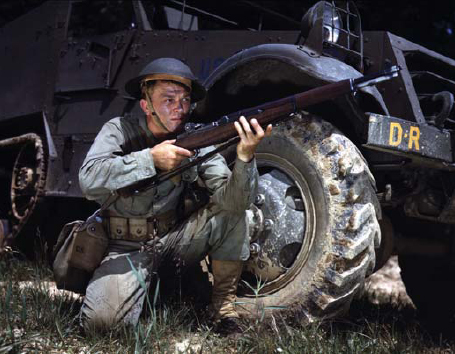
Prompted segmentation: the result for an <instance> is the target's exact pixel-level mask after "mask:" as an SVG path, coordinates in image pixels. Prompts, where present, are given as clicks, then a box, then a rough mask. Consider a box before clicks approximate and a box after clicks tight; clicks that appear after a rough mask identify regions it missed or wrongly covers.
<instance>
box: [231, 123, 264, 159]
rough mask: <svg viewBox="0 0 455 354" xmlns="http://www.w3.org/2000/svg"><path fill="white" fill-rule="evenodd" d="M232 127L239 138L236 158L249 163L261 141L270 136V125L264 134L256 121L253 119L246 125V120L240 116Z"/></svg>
mask: <svg viewBox="0 0 455 354" xmlns="http://www.w3.org/2000/svg"><path fill="white" fill-rule="evenodd" d="M234 126H235V129H236V130H237V133H238V134H239V136H240V142H239V143H238V145H237V157H238V158H239V159H240V160H242V161H244V162H250V161H251V160H252V159H253V157H254V152H255V151H256V148H257V146H258V144H259V143H260V142H261V140H262V139H263V138H264V137H267V136H270V134H272V125H271V124H269V125H268V126H267V128H266V130H265V132H264V129H262V127H261V126H260V125H259V123H258V121H257V120H256V119H254V118H253V119H251V120H250V123H248V122H247V120H246V118H245V117H244V116H241V117H240V119H239V121H238V122H235V123H234ZM251 128H253V130H252V129H251Z"/></svg>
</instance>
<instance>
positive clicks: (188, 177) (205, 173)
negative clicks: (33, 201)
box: [79, 116, 258, 217]
mask: <svg viewBox="0 0 455 354" xmlns="http://www.w3.org/2000/svg"><path fill="white" fill-rule="evenodd" d="M139 122H140V125H141V127H142V128H143V129H144V131H146V132H147V134H148V135H149V136H151V137H153V135H152V133H151V132H150V130H149V129H148V128H147V123H146V117H145V116H144V117H143V119H142V118H141V119H140V120H139ZM154 139H155V140H156V138H154ZM124 141H125V138H124V134H123V131H122V128H121V123H120V118H119V117H117V118H113V119H111V120H110V121H108V122H107V123H105V124H104V125H103V127H102V128H101V131H100V132H99V133H98V135H97V137H96V138H95V141H94V142H93V145H92V146H91V148H90V150H89V152H88V154H87V156H86V158H85V160H84V162H83V164H82V167H81V168H80V170H79V184H80V187H81V190H82V192H83V193H84V194H85V196H86V197H87V199H90V200H95V201H97V202H98V203H100V204H103V203H104V202H105V201H106V200H107V199H108V198H109V196H110V195H112V193H113V192H114V191H115V190H117V189H119V188H122V187H126V186H128V185H130V184H132V183H135V182H138V181H141V180H143V179H146V178H149V177H152V176H154V175H156V174H157V173H159V171H157V169H156V168H155V165H154V162H153V158H152V155H151V154H150V149H149V148H147V149H144V150H142V151H136V152H132V153H130V154H127V155H123V152H122V148H121V145H122V144H123V143H124ZM213 149H214V148H213V147H208V148H203V149H201V151H200V154H199V155H200V156H202V155H204V154H205V153H207V152H208V151H211V150H213ZM122 155H123V156H122ZM185 162H187V161H184V162H183V163H185ZM198 177H200V178H201V180H202V182H203V183H204V184H205V187H206V188H207V189H208V191H209V192H210V194H211V202H213V203H215V204H218V205H219V207H220V208H221V209H224V210H229V211H239V212H240V211H244V210H245V209H247V208H248V207H249V205H250V204H251V203H252V202H253V200H254V198H255V196H256V193H257V185H258V172H257V168H256V161H255V159H253V160H252V161H251V162H249V163H245V162H242V161H240V160H239V159H237V160H236V161H235V165H234V168H233V171H232V172H231V171H230V170H229V168H228V166H227V164H226V161H225V159H224V158H223V157H222V156H221V155H220V154H216V155H214V156H213V157H211V158H210V159H209V160H207V161H205V162H203V163H201V164H200V165H198V166H194V167H193V168H192V169H190V170H189V171H186V172H184V173H183V174H182V178H181V179H180V181H178V182H173V181H171V180H167V181H165V182H163V183H161V184H160V185H158V186H156V187H154V188H151V189H149V190H147V191H144V192H141V193H139V194H137V195H134V196H131V197H126V198H124V197H119V198H117V199H116V200H115V202H114V203H112V204H111V205H110V206H109V207H108V208H107V209H109V210H112V211H114V212H116V213H118V214H120V215H122V216H125V217H150V216H153V215H158V214H161V213H165V212H167V211H169V210H172V209H176V208H177V204H178V203H179V201H180V198H179V197H180V194H181V193H182V191H183V190H184V186H185V184H186V183H184V182H182V180H183V181H188V182H193V181H195V180H196V179H197V178H198Z"/></svg>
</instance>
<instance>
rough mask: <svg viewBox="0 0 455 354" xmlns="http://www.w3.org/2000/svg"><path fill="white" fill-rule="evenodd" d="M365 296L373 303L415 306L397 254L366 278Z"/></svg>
mask: <svg viewBox="0 0 455 354" xmlns="http://www.w3.org/2000/svg"><path fill="white" fill-rule="evenodd" d="M364 296H366V297H367V298H368V300H369V301H370V302H372V303H373V304H392V305H396V306H398V307H408V306H411V307H415V306H414V304H413V303H412V300H411V299H410V297H409V296H408V294H407V293H406V288H405V286H404V283H403V281H402V280H401V269H400V266H399V265H398V257H397V256H392V257H390V258H389V260H388V261H387V263H386V264H384V266H383V267H382V268H381V269H379V270H378V271H377V272H376V273H374V274H373V275H371V276H370V277H369V278H368V279H367V280H366V282H365V290H364Z"/></svg>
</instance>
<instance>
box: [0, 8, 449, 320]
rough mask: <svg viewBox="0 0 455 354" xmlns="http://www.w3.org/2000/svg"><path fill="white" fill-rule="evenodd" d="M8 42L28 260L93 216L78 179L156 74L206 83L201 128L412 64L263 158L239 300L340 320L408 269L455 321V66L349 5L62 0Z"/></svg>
mask: <svg viewBox="0 0 455 354" xmlns="http://www.w3.org/2000/svg"><path fill="white" fill-rule="evenodd" d="M280 6H282V7H283V8H284V7H285V5H284V3H283V4H282V5H280ZM310 6H311V5H310ZM308 7H309V6H307V9H308ZM302 8H303V5H302ZM302 11H303V10H302ZM0 38H1V40H0V62H1V65H0V74H1V77H2V80H1V81H0V87H1V92H2V95H1V96H0V161H1V163H0V181H1V183H0V219H1V224H0V225H1V228H0V240H2V242H3V243H4V244H6V243H11V242H12V241H16V242H17V243H20V244H22V246H23V245H26V244H29V245H34V242H35V240H36V239H38V236H41V237H43V236H45V237H47V238H48V240H51V241H48V242H52V239H55V235H54V234H53V233H52V232H51V231H52V230H50V229H49V227H48V226H49V225H54V224H58V225H59V227H61V222H62V220H65V221H68V220H74V219H77V218H81V217H84V216H88V215H89V214H90V212H91V211H92V210H94V209H95V208H96V206H95V205H93V204H90V203H88V202H85V200H84V198H83V196H82V195H81V191H80V189H79V186H78V177H77V174H78V169H79V167H80V165H81V163H82V161H83V159H84V157H85V155H86V153H87V150H88V148H89V147H90V145H91V143H92V141H93V139H94V137H95V136H96V134H97V132H98V131H99V129H100V128H101V126H102V125H103V123H105V122H106V121H107V120H109V119H110V118H112V117H115V116H120V115H125V114H140V113H139V109H138V105H137V102H136V101H135V100H134V99H132V98H131V97H129V96H128V95H127V94H126V93H125V91H124V89H123V86H124V84H125V82H126V81H127V80H128V79H129V78H131V77H133V76H135V75H136V74H137V73H138V72H139V70H140V69H141V68H142V67H143V66H144V65H145V64H146V63H148V62H149V61H150V60H152V59H154V58H158V57H175V58H178V59H181V60H183V61H185V62H186V63H187V64H188V65H189V66H190V67H191V68H192V69H193V71H194V72H195V73H196V74H197V75H198V77H199V78H200V80H201V81H202V82H203V83H204V85H205V86H206V87H207V89H208V95H207V97H206V99H205V100H204V101H203V102H202V103H200V104H198V106H197V107H195V109H194V112H193V118H192V119H193V120H194V121H196V122H203V123H204V122H210V121H212V120H214V119H218V117H220V116H222V115H224V114H227V113H229V112H233V111H237V110H239V109H242V108H248V107H252V106H255V105H258V104H260V103H263V102H266V101H269V100H274V99H278V98H281V97H284V96H288V95H290V94H293V93H297V92H301V91H305V90H308V89H310V88H314V87H318V86H321V85H324V84H327V83H331V82H335V81H339V80H342V79H346V78H356V77H360V76H362V75H366V74H369V73H373V72H377V71H379V70H381V69H383V68H386V67H387V66H390V65H399V66H400V67H401V68H402V70H401V71H400V73H399V76H398V77H397V78H395V79H393V80H389V81H387V82H383V83H380V84H378V85H377V86H376V87H374V86H373V87H368V88H363V89H361V90H359V91H358V92H356V93H355V94H349V95H345V96H342V97H340V98H338V99H335V100H331V101H328V102H325V103H324V104H320V105H316V106H314V107H309V108H308V110H306V111H301V112H295V114H293V115H292V116H291V117H289V119H287V120H286V121H284V122H283V123H280V124H278V125H277V126H275V128H274V132H273V136H272V137H270V138H269V139H267V140H266V141H264V142H263V143H261V146H260V148H259V150H258V152H257V155H256V157H257V163H258V167H259V171H260V176H261V177H260V185H259V190H260V191H259V195H258V197H257V199H256V202H255V204H254V205H252V207H251V209H250V210H249V211H248V215H249V220H250V227H251V234H252V237H251V257H250V259H249V261H248V262H247V265H246V267H245V271H244V273H243V279H244V280H245V282H244V284H245V285H244V286H243V287H242V289H240V292H239V302H241V303H244V304H245V305H244V306H245V308H246V311H248V308H249V310H250V311H253V312H254V311H256V310H257V309H258V308H276V307H280V308H285V309H288V310H292V311H293V312H292V313H293V315H294V316H300V317H299V318H301V320H302V321H311V320H313V319H317V318H322V317H324V318H327V317H332V316H336V315H339V314H341V313H344V312H345V311H347V310H348V309H349V306H350V304H351V301H352V300H353V298H354V297H355V296H356V294H358V293H359V292H360V291H361V289H362V285H363V283H364V280H365V278H366V277H367V276H368V275H369V274H371V272H373V271H374V270H375V269H378V268H379V267H381V265H383V264H384V263H385V261H386V260H387V259H388V258H389V257H390V255H391V254H398V257H399V261H400V266H401V268H402V275H403V280H404V282H405V284H406V287H407V291H408V293H409V295H410V296H411V297H412V299H413V301H414V302H415V304H416V306H417V307H418V308H419V309H420V310H421V312H422V314H424V315H427V316H428V317H429V316H430V315H432V314H433V315H434V314H437V315H438V316H444V319H446V320H449V319H450V318H451V317H452V316H453V314H454V312H455V302H454V301H453V296H454V295H455V294H454V290H453V289H454V287H453V286H452V283H453V279H454V278H453V264H454V261H453V260H454V253H453V250H454V247H453V245H454V244H455V243H454V242H453V241H454V237H453V236H454V228H453V225H454V223H455V193H454V192H455V182H454V181H455V179H454V170H455V163H454V154H453V152H452V146H453V140H454V136H455V135H454V128H455V117H454V110H453V105H454V96H453V95H454V92H455V61H454V60H452V59H450V58H447V57H444V56H443V55H440V54H438V53H436V52H434V51H431V50H428V49H426V48H424V47H422V46H420V45H418V44H415V43H412V42H410V41H408V40H406V39H404V38H400V37H398V36H396V35H394V34H392V33H389V32H385V31H362V28H361V21H360V15H359V12H358V10H357V9H356V6H355V4H354V3H353V2H318V3H316V4H315V5H314V6H312V7H311V8H310V9H309V10H308V11H307V12H306V13H305V15H304V16H303V18H302V20H301V21H296V20H295V19H293V18H291V17H290V16H287V15H283V14H282V13H280V11H279V7H275V8H273V9H271V8H270V7H266V5H260V4H259V3H255V2H250V1H239V2H235V3H234V2H229V4H224V5H223V4H221V3H218V2H217V3H216V4H214V3H213V4H212V3H210V2H209V3H207V2H201V1H196V0H194V1H190V0H187V1H183V2H181V1H177V0H168V1H164V0H163V1H150V2H149V1H139V0H137V1H96V2H92V1H49V2H45V3H43V4H42V5H41V6H39V7H37V8H36V9H34V10H33V11H31V12H29V13H27V14H25V15H23V16H21V17H20V18H18V19H16V20H14V21H12V22H10V23H8V24H6V25H5V26H4V27H3V28H2V29H1V32H0ZM226 157H227V158H228V159H230V157H229V153H227V154H226ZM58 221H60V224H59V223H58ZM36 226H39V227H38V229H36ZM34 230H35V231H34ZM36 230H39V232H36ZM54 231H55V230H54ZM251 304H253V305H251ZM251 306H253V308H251Z"/></svg>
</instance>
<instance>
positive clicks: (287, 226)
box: [245, 169, 305, 282]
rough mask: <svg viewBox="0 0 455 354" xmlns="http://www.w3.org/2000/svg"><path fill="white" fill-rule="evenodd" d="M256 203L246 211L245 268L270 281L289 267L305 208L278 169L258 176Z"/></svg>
mask: <svg viewBox="0 0 455 354" xmlns="http://www.w3.org/2000/svg"><path fill="white" fill-rule="evenodd" d="M255 204H256V205H255V206H253V207H252V209H251V210H249V212H248V215H249V220H250V235H251V242H252V243H251V247H250V259H249V260H248V261H247V262H246V267H245V270H246V272H247V273H250V274H249V275H250V277H251V276H253V277H256V278H259V279H260V280H261V281H267V282H270V281H273V280H275V279H277V278H278V277H279V276H280V275H282V274H284V273H286V271H287V270H288V269H289V268H290V267H292V265H293V263H294V260H295V259H296V257H297V255H298V253H299V251H300V249H301V247H302V243H303V237H304V233H305V211H304V207H303V202H302V198H301V195H300V192H299V190H298V189H297V187H296V186H295V185H294V183H293V181H292V180H291V179H290V178H289V177H288V176H287V175H286V174H285V173H283V172H281V171H280V170H278V169H272V170H271V171H269V172H267V173H264V174H262V175H261V177H260V179H259V195H258V198H257V199H256V203H255ZM247 277H248V276H247Z"/></svg>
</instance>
